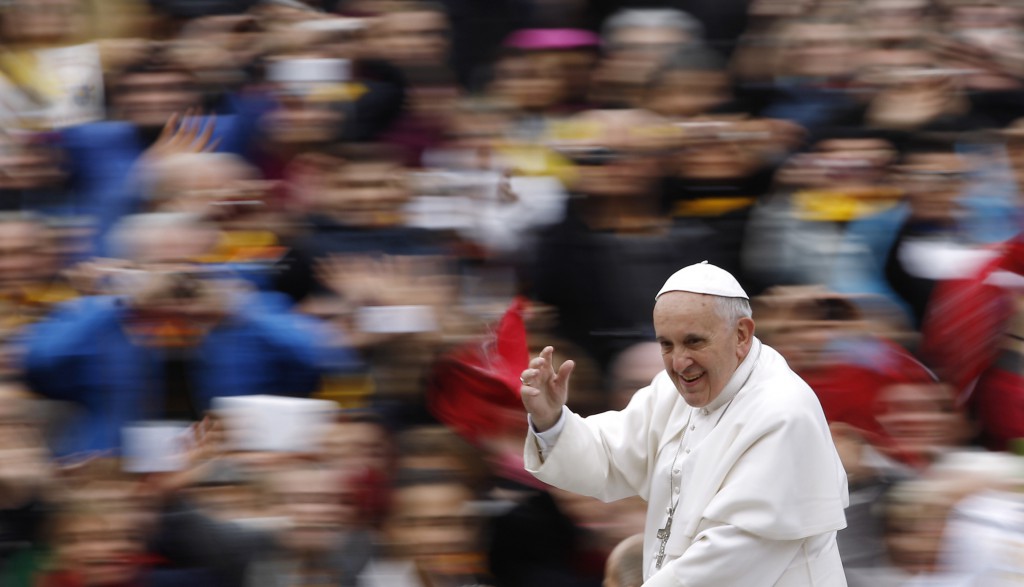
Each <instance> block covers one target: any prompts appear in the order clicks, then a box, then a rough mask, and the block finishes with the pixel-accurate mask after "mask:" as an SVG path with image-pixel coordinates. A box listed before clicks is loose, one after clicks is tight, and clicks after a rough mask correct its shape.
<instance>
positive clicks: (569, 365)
mask: <svg viewBox="0 0 1024 587" xmlns="http://www.w3.org/2000/svg"><path fill="white" fill-rule="evenodd" d="M575 368H576V362H575V361H572V360H569V361H566V362H564V363H562V366H561V367H559V368H558V374H557V375H556V376H555V380H556V381H558V383H559V384H560V385H565V386H568V385H569V376H571V375H572V371H573V369H575Z"/></svg>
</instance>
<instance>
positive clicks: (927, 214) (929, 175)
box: [901, 153, 968, 223]
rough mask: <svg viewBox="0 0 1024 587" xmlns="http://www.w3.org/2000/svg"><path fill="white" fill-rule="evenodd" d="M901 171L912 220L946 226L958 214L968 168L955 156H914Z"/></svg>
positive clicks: (953, 154) (952, 154) (946, 154)
mask: <svg viewBox="0 0 1024 587" xmlns="http://www.w3.org/2000/svg"><path fill="white" fill-rule="evenodd" d="M901 171H902V174H901V183H902V184H903V187H904V189H905V190H906V193H907V197H908V198H909V200H910V210H911V214H912V216H913V218H914V219H916V220H920V221H924V222H937V223H945V222H950V221H953V220H955V219H956V218H957V217H958V216H959V215H960V214H961V209H960V206H959V204H958V203H957V200H958V199H959V197H960V194H961V192H962V191H963V189H964V184H965V177H964V175H965V173H966V172H967V171H968V167H967V164H966V162H965V161H963V160H962V159H961V158H960V157H959V156H958V155H957V154H955V153H928V154H921V155H915V156H913V157H911V158H910V159H909V160H908V161H907V164H906V165H905V166H903V167H902V168H901Z"/></svg>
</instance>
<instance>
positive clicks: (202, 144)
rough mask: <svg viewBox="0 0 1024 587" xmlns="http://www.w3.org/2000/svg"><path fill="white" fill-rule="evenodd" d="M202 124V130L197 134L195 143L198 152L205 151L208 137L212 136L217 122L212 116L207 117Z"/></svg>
mask: <svg viewBox="0 0 1024 587" xmlns="http://www.w3.org/2000/svg"><path fill="white" fill-rule="evenodd" d="M204 122H205V124H204V125H203V127H202V129H203V130H202V132H200V133H199V138H198V140H197V141H196V148H197V149H199V150H205V149H206V147H207V146H209V144H210V137H212V136H213V127H215V126H216V125H217V120H216V119H215V118H214V117H213V116H208V117H207V118H206V120H205V121H204Z"/></svg>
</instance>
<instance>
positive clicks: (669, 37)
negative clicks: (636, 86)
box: [611, 27, 693, 62]
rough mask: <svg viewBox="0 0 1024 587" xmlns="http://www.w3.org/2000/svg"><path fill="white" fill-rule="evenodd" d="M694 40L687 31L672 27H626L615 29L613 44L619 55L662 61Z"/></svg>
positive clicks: (642, 59)
mask: <svg viewBox="0 0 1024 587" xmlns="http://www.w3.org/2000/svg"><path fill="white" fill-rule="evenodd" d="M692 41H693V39H692V38H690V36H689V35H688V34H687V33H686V32H684V31H681V30H679V29H676V28H672V27H625V28H621V29H619V30H617V31H615V34H614V35H613V36H612V39H611V45H612V46H613V47H614V51H615V54H616V55H618V56H626V57H630V58H636V59H639V60H641V61H645V62H660V61H661V60H664V59H665V58H667V57H668V56H669V55H671V54H672V53H673V52H674V51H675V50H676V49H678V48H679V47H680V46H682V45H685V44H687V43H690V42H692Z"/></svg>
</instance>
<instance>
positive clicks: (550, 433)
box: [526, 406, 569, 463]
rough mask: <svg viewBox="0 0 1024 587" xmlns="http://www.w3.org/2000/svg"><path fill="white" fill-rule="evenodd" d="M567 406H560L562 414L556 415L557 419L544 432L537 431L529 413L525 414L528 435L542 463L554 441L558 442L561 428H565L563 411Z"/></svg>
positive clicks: (553, 445)
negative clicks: (528, 429)
mask: <svg viewBox="0 0 1024 587" xmlns="http://www.w3.org/2000/svg"><path fill="white" fill-rule="evenodd" d="M568 409H569V408H567V407H565V406H562V414H561V415H560V416H558V421H557V422H555V425H554V426H552V427H551V428H548V429H547V430H545V431H544V432H537V429H536V428H535V427H534V426H533V418H531V417H530V415H529V414H527V415H526V419H527V421H529V423H530V436H531V437H533V438H534V439H535V441H536V445H537V453H538V454H539V455H540V461H541V462H542V463H543V462H544V460H545V459H547V458H548V455H549V454H551V449H552V448H554V447H555V443H556V442H558V437H559V436H561V435H562V429H563V428H565V412H566V411H567V410H568Z"/></svg>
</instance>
